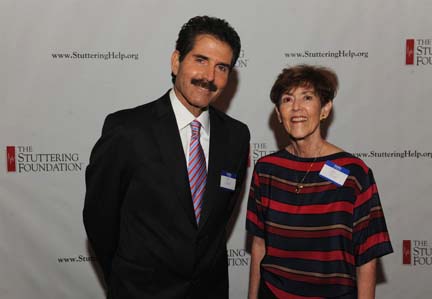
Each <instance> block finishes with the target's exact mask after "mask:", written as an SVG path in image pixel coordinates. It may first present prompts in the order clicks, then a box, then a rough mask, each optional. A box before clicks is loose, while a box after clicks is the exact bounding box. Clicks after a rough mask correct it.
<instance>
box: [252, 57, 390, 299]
mask: <svg viewBox="0 0 432 299" xmlns="http://www.w3.org/2000/svg"><path fill="white" fill-rule="evenodd" d="M337 87H338V79H337V76H336V74H335V73H334V72H333V71H331V70H330V69H328V68H324V67H316V66H309V65H299V66H295V67H291V68H287V69H284V70H283V71H282V73H281V74H280V75H279V76H278V78H277V80H276V82H275V83H274V85H273V87H272V90H271V93H270V98H271V100H272V102H273V103H274V104H275V106H276V114H277V116H278V119H279V121H280V122H281V123H282V124H283V126H284V128H285V130H286V132H287V133H288V135H289V137H290V140H291V143H290V145H288V146H287V147H286V148H285V149H283V150H281V151H279V152H276V153H274V154H271V155H268V156H266V157H263V158H261V159H260V160H259V161H258V162H257V164H256V166H255V170H254V173H253V178H252V183H251V189H250V195H249V201H248V212H247V223H246V228H247V230H248V232H249V233H250V234H251V235H252V251H251V256H252V262H251V269H250V283H249V299H256V298H259V299H268V298H287V299H288V298H293V299H302V298H308V299H318V298H338V299H371V298H374V296H375V277H376V263H377V262H376V261H377V258H379V257H381V256H383V255H385V254H388V253H391V252H393V250H392V246H391V243H390V239H389V235H388V232H387V228H386V224H385V219H384V215H383V211H382V208H381V203H380V199H379V195H378V191H377V187H376V184H375V180H374V177H373V174H372V171H371V169H369V168H368V167H367V166H366V164H365V163H364V162H363V161H361V160H360V159H358V158H356V157H354V156H353V155H351V154H349V153H347V152H345V151H344V150H342V149H340V148H339V147H337V146H335V145H333V144H331V143H329V142H327V141H326V140H324V138H323V137H322V134H321V123H322V122H323V121H324V120H325V119H326V118H327V117H328V116H329V114H330V112H331V109H332V106H333V98H334V96H335V94H336V90H337Z"/></svg>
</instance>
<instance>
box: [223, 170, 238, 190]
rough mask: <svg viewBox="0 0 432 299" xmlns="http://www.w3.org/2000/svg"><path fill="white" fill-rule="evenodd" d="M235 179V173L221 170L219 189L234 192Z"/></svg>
mask: <svg viewBox="0 0 432 299" xmlns="http://www.w3.org/2000/svg"><path fill="white" fill-rule="evenodd" d="M236 178H237V175H236V174H235V173H232V172H227V171H223V170H222V172H221V179H220V186H221V188H224V189H227V190H230V191H234V190H235V186H236Z"/></svg>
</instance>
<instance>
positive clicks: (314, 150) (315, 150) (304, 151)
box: [286, 139, 327, 158]
mask: <svg viewBox="0 0 432 299" xmlns="http://www.w3.org/2000/svg"><path fill="white" fill-rule="evenodd" d="M326 146H327V142H326V141H325V140H323V139H320V140H317V141H315V142H308V141H306V140H293V141H292V142H291V144H290V145H288V146H287V148H286V149H287V151H288V152H289V153H291V154H293V155H295V156H297V157H301V158H316V157H319V156H320V155H321V154H322V153H323V152H324V151H323V150H324V148H325V147H326Z"/></svg>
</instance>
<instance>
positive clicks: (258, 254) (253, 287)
mask: <svg viewBox="0 0 432 299" xmlns="http://www.w3.org/2000/svg"><path fill="white" fill-rule="evenodd" d="M264 254H265V242H264V239H262V238H260V237H256V236H254V237H253V239H252V249H251V265H250V273H249V296H248V299H258V289H259V285H260V263H261V261H262V259H263V257H264Z"/></svg>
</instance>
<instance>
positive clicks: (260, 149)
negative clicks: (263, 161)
mask: <svg viewBox="0 0 432 299" xmlns="http://www.w3.org/2000/svg"><path fill="white" fill-rule="evenodd" d="M276 151H277V150H274V149H269V147H268V145H267V143H265V142H254V143H251V158H252V163H253V164H252V165H255V163H256V162H257V161H258V159H259V158H261V157H264V156H267V155H270V154H272V153H274V152H276Z"/></svg>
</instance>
